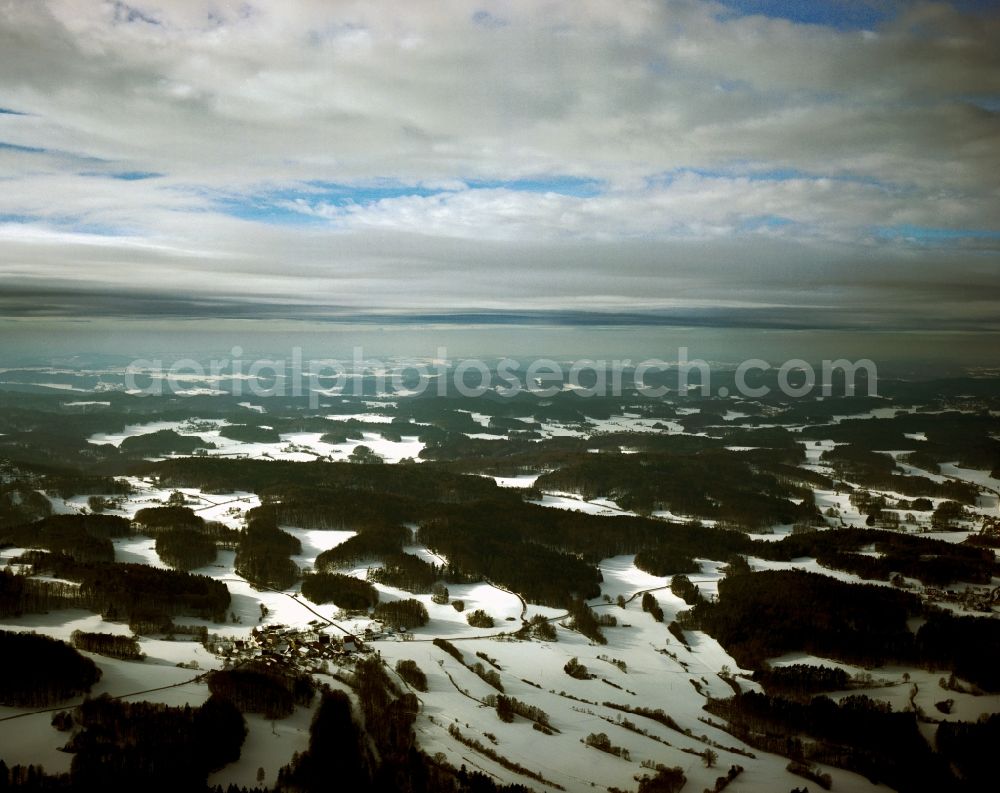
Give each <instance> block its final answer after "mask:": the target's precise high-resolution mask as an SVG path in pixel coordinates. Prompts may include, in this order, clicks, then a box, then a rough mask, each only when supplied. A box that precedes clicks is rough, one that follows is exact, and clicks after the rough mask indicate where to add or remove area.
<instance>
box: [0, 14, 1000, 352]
mask: <svg viewBox="0 0 1000 793" xmlns="http://www.w3.org/2000/svg"><path fill="white" fill-rule="evenodd" d="M998 41H1000V15H998V12H997V9H996V6H995V4H993V3H988V2H954V3H924V2H918V3H904V2H893V0H871V2H862V1H861V0H858V2H849V1H847V0H844V1H842V2H827V3H819V2H809V3H806V2H802V3H795V2H777V1H774V0H772V1H765V0H758V1H756V2H754V1H751V0H727V1H726V2H693V1H689V0H675V1H671V2H658V3H639V2H625V3H616V4H613V5H609V4H606V3H600V2H552V3H546V4H544V5H541V4H538V3H531V2H515V1H513V0H511V1H510V2H486V3H477V4H468V3H461V2H452V3H444V4H436V5H435V6H434V7H433V8H428V7H426V6H423V5H421V6H415V5H414V4H412V3H402V2H398V3H379V4H370V3H328V2H289V3H282V4H280V5H273V4H264V3H253V2H247V3H242V4H239V5H236V4H229V3H221V2H211V1H207V0H182V1H177V0H175V1H173V2H169V3H167V2H163V1H161V2H152V1H150V0H136V2H131V3H124V2H73V1H71V0H48V1H47V2H34V3H6V4H3V5H2V6H0V176H2V179H3V182H4V189H3V190H2V191H0V279H2V284H3V287H2V289H0V328H2V329H3V333H4V335H6V336H7V338H8V342H7V344H8V345H22V344H24V345H28V346H30V344H31V343H32V342H36V343H37V346H40V347H45V345H46V344H48V343H49V342H48V341H46V340H51V339H56V340H60V339H61V340H62V342H65V343H68V342H69V341H71V340H72V339H73V338H76V337H77V334H79V338H89V339H98V340H100V339H105V340H106V339H107V338H111V337H114V336H115V334H118V335H121V334H128V335H131V334H133V333H134V332H136V331H137V329H138V327H139V324H140V322H141V323H146V322H150V323H151V324H150V325H149V326H148V332H149V333H151V334H153V333H155V332H156V331H155V329H156V328H157V327H160V328H165V329H170V330H172V331H175V332H177V333H179V334H180V336H183V335H184V333H185V332H186V330H185V329H186V328H192V329H201V330H205V329H209V330H215V331H219V332H223V333H224V332H225V329H226V328H243V329H244V331H245V330H246V329H249V328H255V327H257V328H260V329H264V328H266V327H268V323H271V326H272V327H274V328H276V329H278V330H280V331H282V332H284V331H285V330H288V329H289V328H292V329H295V328H298V329H300V330H301V331H302V332H309V333H316V332H320V330H321V329H322V327H323V326H324V323H328V322H331V321H335V322H344V323H349V325H350V326H352V327H360V328H362V333H364V332H367V331H365V329H366V328H374V329H375V330H374V331H372V332H377V329H378V328H391V327H394V326H398V325H402V326H403V329H404V331H403V333H400V334H398V335H397V338H404V337H405V336H406V335H407V334H408V333H410V331H409V330H407V328H411V327H412V328H419V329H421V330H420V331H419V333H422V334H424V335H427V334H429V333H430V331H429V330H427V329H428V328H434V327H444V328H449V327H451V328H487V329H489V328H498V327H500V326H505V327H517V328H524V327H530V326H534V325H544V326H548V327H556V328H560V327H562V328H566V327H569V328H573V327H583V326H587V327H598V326H599V327H604V328H612V329H613V328H619V329H622V328H626V327H629V328H631V327H642V328H644V329H645V330H644V331H643V332H645V333H651V332H652V330H650V329H656V328H664V327H666V328H670V327H679V328H695V329H723V330H725V329H744V328H750V329H758V330H762V331H763V330H767V331H774V332H779V333H797V332H807V331H813V330H815V331H822V332H839V331H850V332H855V333H857V332H860V333H861V334H862V336H861V337H859V338H865V339H870V338H878V337H884V336H885V335H886V334H890V335H891V334H893V333H896V332H902V331H906V332H916V331H926V332H928V333H931V334H938V335H939V337H940V338H945V337H946V336H947V334H954V333H961V334H967V335H968V338H970V339H973V340H974V341H973V342H972V343H971V345H972V346H971V347H970V348H969V349H967V350H965V352H966V353H967V354H970V355H971V353H969V350H972V349H974V350H975V351H976V353H975V354H976V355H979V354H981V353H983V351H986V352H989V350H990V349H991V345H992V344H994V336H993V334H994V333H995V332H997V331H1000V323H998V319H997V317H998V316H1000V312H998V308H1000V277H998V272H1000V270H998V264H1000V224H998V219H1000V211H998V210H1000V205H998V204H1000V202H998V198H1000V191H998V185H997V177H996V174H997V173H1000V121H998V112H1000V47H998V46H997V43H998ZM265 320H266V321H267V322H264V321H265ZM244 331H240V332H244ZM144 332H145V331H144ZM414 332H416V331H414ZM706 332H707V331H706ZM713 332H714V331H713ZM942 334H944V335H942ZM474 335H475V334H473V336H474ZM960 338H965V337H964V336H963V337H960ZM866 343H867V342H866ZM898 343H899V344H901V345H904V346H905V340H900V341H899V342H898ZM873 344H874V343H873ZM0 346H3V345H0ZM428 346H429V345H428ZM856 346H858V347H859V349H860V352H859V353H858V354H863V352H864V344H858V345H856ZM876 348H877V345H874V346H873V349H876ZM431 351H432V350H430V349H429V350H428V352H431Z"/></svg>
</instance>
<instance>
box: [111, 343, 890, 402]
mask: <svg viewBox="0 0 1000 793" xmlns="http://www.w3.org/2000/svg"><path fill="white" fill-rule="evenodd" d="M713 379H716V380H717V381H719V380H722V381H724V382H725V385H720V386H718V387H716V388H713ZM199 384H200V385H202V386H204V385H208V386H209V387H213V388H214V389H217V390H220V391H222V392H224V393H229V394H232V395H233V396H254V397H275V396H279V397H288V396H290V397H303V396H306V397H308V398H309V400H310V404H311V406H313V407H318V406H319V401H320V399H322V398H323V397H330V396H334V395H338V394H339V395H343V396H358V397H360V396H365V395H378V396H383V397H384V396H419V395H423V394H429V395H436V396H450V395H456V394H457V395H460V396H463V397H480V396H483V395H484V394H486V393H487V392H490V393H492V394H495V395H497V396H500V397H514V396H516V395H518V394H522V393H528V394H533V395H535V396H537V397H551V396H554V395H556V394H557V393H559V392H560V391H573V392H574V393H575V394H576V395H577V396H581V397H594V396H599V397H620V396H623V395H625V394H628V393H631V392H636V393H638V394H639V395H640V396H643V397H650V398H659V397H665V396H667V395H671V396H680V397H684V396H689V395H692V394H694V395H698V396H701V397H709V396H717V397H723V398H725V397H729V396H741V397H748V398H761V397H764V396H767V395H768V394H771V393H773V392H774V391H777V392H779V393H781V394H783V395H784V396H787V397H791V398H799V397H807V396H832V395H834V393H835V388H836V394H837V395H843V396H852V395H855V394H862V393H865V394H867V395H869V396H875V395H877V384H878V372H877V367H876V365H875V363H874V362H873V361H871V360H869V359H867V358H861V359H858V360H856V361H851V360H848V359H845V358H839V359H835V360H824V361H822V362H821V363H819V365H818V366H817V365H814V364H812V363H810V362H808V361H806V360H803V359H800V358H793V359H790V360H787V361H784V362H783V363H781V364H772V363H771V362H768V361H765V360H763V359H760V358H749V359H746V360H744V361H741V362H740V363H739V364H736V365H735V366H732V365H727V366H725V367H723V368H719V367H718V366H716V368H715V369H713V367H712V366H710V365H709V363H708V362H707V361H705V360H702V359H700V358H691V357H690V356H689V352H688V348H687V347H680V348H678V350H677V356H676V358H675V359H673V360H667V359H663V358H648V359H645V360H641V361H632V360H631V359H628V358H625V359H620V360H618V359H616V360H595V359H590V358H581V359H578V360H575V361H570V362H567V361H562V362H559V361H556V360H553V359H551V358H536V359H533V360H515V359H513V358H501V359H498V360H493V361H491V362H489V363H488V362H487V361H484V360H482V359H479V358H462V359H457V360H454V361H453V360H451V359H450V358H449V357H448V352H447V349H446V348H443V347H442V348H438V350H437V354H436V355H435V356H434V357H433V358H431V359H426V360H406V361H395V360H386V361H383V360H380V359H376V358H368V357H366V356H365V354H364V350H363V349H362V348H360V347H355V348H354V350H353V354H352V356H351V359H350V360H346V361H345V360H338V359H328V358H323V359H309V360H305V359H304V358H303V355H302V350H301V348H293V349H292V350H291V355H290V356H289V357H288V358H279V359H275V358H255V359H250V360H247V359H245V358H244V356H243V350H242V349H241V348H240V347H234V348H232V350H231V351H230V355H229V356H228V357H224V358H218V359H212V360H210V361H207V362H203V361H197V360H194V359H190V358H187V359H180V360H176V361H172V362H169V363H167V362H165V361H163V360H147V359H139V360H135V361H133V362H132V363H131V364H130V365H129V366H128V367H127V369H126V388H127V389H128V390H129V391H130V392H131V393H137V394H154V395H162V394H184V393H196V392H199V391H198V389H197V388H196V386H197V385H199ZM222 386H224V387H222ZM200 393H204V391H203V390H202V391H200Z"/></svg>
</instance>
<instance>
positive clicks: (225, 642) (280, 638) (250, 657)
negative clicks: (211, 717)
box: [204, 620, 394, 673]
mask: <svg viewBox="0 0 1000 793" xmlns="http://www.w3.org/2000/svg"><path fill="white" fill-rule="evenodd" d="M334 631H338V632H337V633H335V632H334ZM362 636H363V638H362ZM392 637H394V634H392V633H391V632H390V633H386V632H385V631H384V630H383V629H382V626H381V625H380V624H379V623H374V624H373V626H371V627H366V628H365V629H364V632H363V633H362V634H361V635H360V636H359V635H355V634H353V633H347V632H345V631H344V629H342V628H340V627H339V626H335V625H333V624H332V623H331V624H328V625H323V623H322V622H321V621H320V620H312V621H311V622H310V623H309V624H308V626H307V627H306V628H304V629H303V628H294V627H289V626H287V625H282V624H278V623H275V624H271V625H262V626H260V627H255V628H253V629H252V630H251V631H250V635H249V636H248V637H247V638H235V637H220V636H217V635H215V634H212V635H210V636H208V637H207V638H206V640H205V642H204V646H205V648H206V649H207V650H208V651H209V652H211V653H214V654H215V655H217V656H219V657H220V658H222V659H223V661H224V663H225V664H226V665H230V666H238V665H240V664H242V663H246V662H248V661H255V662H261V663H265V664H267V663H275V664H280V665H282V666H288V667H292V668H294V669H296V670H298V671H301V672H309V673H319V672H325V671H327V670H328V668H329V664H330V662H331V661H332V662H334V663H335V664H343V665H350V664H351V663H352V662H353V659H354V658H355V657H356V656H358V655H367V654H370V653H372V652H374V650H373V648H372V647H371V644H370V643H371V642H373V641H377V640H380V639H386V638H392Z"/></svg>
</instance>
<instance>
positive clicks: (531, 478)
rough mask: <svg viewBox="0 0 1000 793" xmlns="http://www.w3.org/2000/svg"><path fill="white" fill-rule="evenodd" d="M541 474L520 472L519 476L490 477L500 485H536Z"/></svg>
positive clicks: (525, 486)
mask: <svg viewBox="0 0 1000 793" xmlns="http://www.w3.org/2000/svg"><path fill="white" fill-rule="evenodd" d="M539 476H541V474H518V475H517V476H494V477H490V478H491V479H493V481H494V482H496V483H497V484H498V485H499V486H500V487H524V488H527V487H534V486H535V482H537V481H538V477H539Z"/></svg>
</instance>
